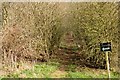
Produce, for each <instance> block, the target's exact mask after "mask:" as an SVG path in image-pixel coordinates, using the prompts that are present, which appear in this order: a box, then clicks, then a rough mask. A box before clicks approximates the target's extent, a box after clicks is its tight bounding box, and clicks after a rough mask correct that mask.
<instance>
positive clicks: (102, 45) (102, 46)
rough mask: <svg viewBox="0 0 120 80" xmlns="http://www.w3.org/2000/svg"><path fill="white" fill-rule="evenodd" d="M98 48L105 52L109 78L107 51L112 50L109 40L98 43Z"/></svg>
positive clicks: (108, 69)
mask: <svg viewBox="0 0 120 80" xmlns="http://www.w3.org/2000/svg"><path fill="white" fill-rule="evenodd" d="M100 50H101V51H103V52H105V54H106V64H107V71H108V78H109V79H110V68H109V60H108V52H109V51H112V49H111V42H106V43H100Z"/></svg>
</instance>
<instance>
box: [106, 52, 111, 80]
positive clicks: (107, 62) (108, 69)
mask: <svg viewBox="0 0 120 80" xmlns="http://www.w3.org/2000/svg"><path fill="white" fill-rule="evenodd" d="M106 64H107V72H108V78H109V80H110V67H109V60H108V52H106Z"/></svg>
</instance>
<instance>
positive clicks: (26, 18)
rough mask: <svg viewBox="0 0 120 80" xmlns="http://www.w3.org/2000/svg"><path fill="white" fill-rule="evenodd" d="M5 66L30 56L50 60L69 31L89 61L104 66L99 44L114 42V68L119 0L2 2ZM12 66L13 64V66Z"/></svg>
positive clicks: (114, 64) (116, 55)
mask: <svg viewBox="0 0 120 80" xmlns="http://www.w3.org/2000/svg"><path fill="white" fill-rule="evenodd" d="M2 6H3V7H2V11H3V30H2V31H3V36H2V37H3V38H2V44H3V45H2V53H1V54H2V56H3V64H4V65H3V67H6V66H7V67H12V68H17V67H18V66H17V62H21V61H24V59H29V60H32V61H48V60H49V58H50V56H51V55H52V54H54V52H55V50H57V49H58V48H59V46H60V43H61V39H62V38H63V36H64V35H65V34H66V32H68V33H69V32H72V34H73V36H74V40H75V43H76V44H78V45H80V46H82V47H80V48H81V49H80V50H81V54H82V55H83V57H84V60H85V61H86V64H88V63H90V64H88V65H93V66H96V67H105V54H104V53H101V52H100V50H99V44H100V43H101V42H104V41H110V42H112V53H110V55H109V56H110V63H111V68H113V69H116V68H117V66H118V65H117V63H118V46H117V45H118V4H117V3H44V2H43V3H42V2H41V3H3V5H2ZM10 65H11V66H10Z"/></svg>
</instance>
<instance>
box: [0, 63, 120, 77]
mask: <svg viewBox="0 0 120 80" xmlns="http://www.w3.org/2000/svg"><path fill="white" fill-rule="evenodd" d="M59 66H60V64H59V63H56V62H49V63H41V64H36V65H34V68H33V69H26V70H23V71H21V72H20V73H14V74H9V75H7V76H4V77H12V78H18V77H20V75H24V77H25V78H46V79H47V78H50V77H51V74H52V73H54V72H55V71H56V70H59ZM76 67H77V66H76V65H68V66H67V70H65V72H66V74H63V75H62V76H60V77H61V78H63V77H64V78H107V74H102V73H100V72H99V73H98V74H96V71H92V69H90V68H89V69H88V68H85V69H83V70H82V71H79V70H78V71H76V70H75V69H76ZM118 76H120V74H118V73H115V72H111V77H112V78H118ZM2 78H3V77H0V79H2Z"/></svg>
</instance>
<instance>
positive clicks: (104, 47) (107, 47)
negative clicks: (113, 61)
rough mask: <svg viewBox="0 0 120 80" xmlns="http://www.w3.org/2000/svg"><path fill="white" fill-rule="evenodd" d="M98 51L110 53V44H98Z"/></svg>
mask: <svg viewBox="0 0 120 80" xmlns="http://www.w3.org/2000/svg"><path fill="white" fill-rule="evenodd" d="M100 50H101V51H104V52H106V51H111V42H106V43H100Z"/></svg>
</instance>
